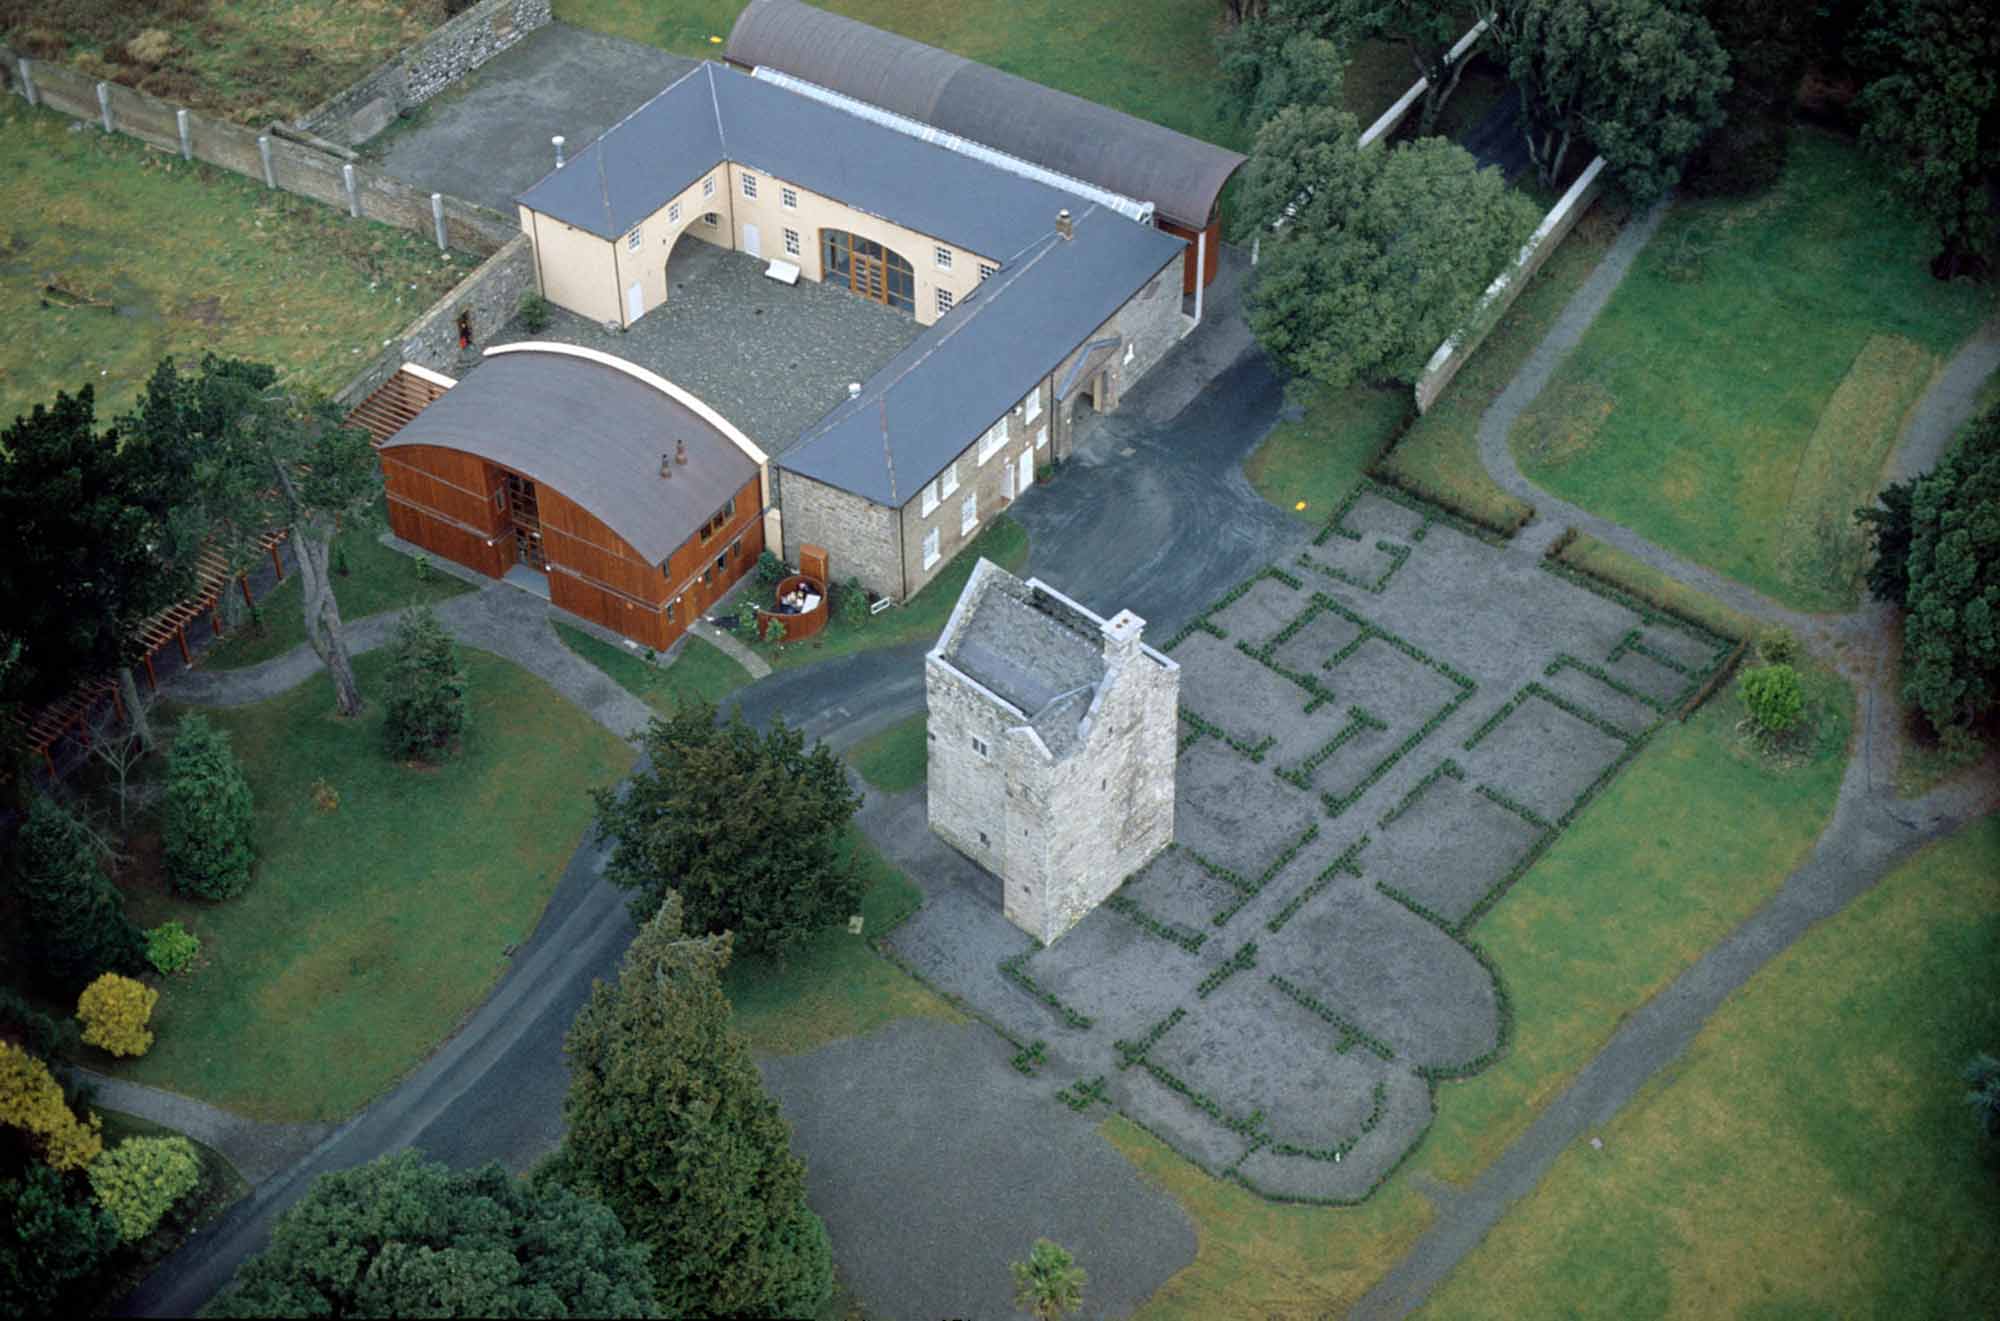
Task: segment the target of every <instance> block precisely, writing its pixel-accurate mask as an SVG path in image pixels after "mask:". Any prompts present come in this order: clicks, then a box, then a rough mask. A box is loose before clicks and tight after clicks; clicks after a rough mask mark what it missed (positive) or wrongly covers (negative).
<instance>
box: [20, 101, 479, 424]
mask: <svg viewBox="0 0 2000 1321" xmlns="http://www.w3.org/2000/svg"><path fill="white" fill-rule="evenodd" d="M72 124H73V121H72V120H70V119H68V118H67V117H65V116H63V115H59V114H56V113H55V112H54V111H51V110H31V109H29V108H28V107H27V105H26V104H25V103H24V102H22V101H20V100H18V99H17V98H15V97H11V96H9V97H5V98H0V322H4V323H5V324H6V325H7V327H8V330H9V333H8V334H7V336H6V343H5V345H4V346H0V417H4V418H7V419H12V418H13V417H14V416H15V415H16V414H18V413H25V412H27V411H28V409H29V408H30V407H31V406H33V405H34V404H37V403H45V402H48V401H50V400H53V399H54V398H55V393H56V391H58V390H66V391H69V392H70V393H72V394H74V393H75V392H76V391H77V390H79V389H81V388H82V387H83V386H85V385H89V386H92V387H94V388H95V389H96V391H97V414H98V418H99V419H100V421H105V422H108V421H109V420H110V419H111V418H112V417H114V416H116V415H117V414H118V413H120V412H123V411H125V410H126V409H127V408H129V407H131V405H132V403H133V401H134V400H135V399H136V398H137V397H138V394H139V390H140V388H141V387H142V386H143V385H144V384H145V381H146V378H147V377H148V376H149V375H151V374H152V371H153V367H154V365H155V364H157V363H158V362H159V360H160V359H161V358H162V357H164V356H165V355H167V354H173V355H175V356H176V357H178V358H180V359H182V360H184V361H187V362H194V361H196V360H198V359H199V358H200V357H201V355H202V353H203V352H206V351H213V352H216V353H220V354H224V355H233V356H236V357H244V358H252V359H255V360H257V361H259V362H268V363H270V364H271V365H273V366H275V367H276V368H278V370H279V371H280V372H281V373H282V374H283V375H284V376H285V377H286V378H287V379H288V380H291V381H295V382H297V383H299V384H301V385H305V386H309V387H313V388H316V389H321V390H328V391H332V390H336V389H338V388H339V387H341V386H342V385H344V384H346V383H347V380H348V378H349V377H351V376H352V375H353V374H354V372H355V371H357V370H358V369H359V368H360V367H361V365H362V364H363V363H365V362H366V361H367V360H368V359H369V357H370V356H372V355H373V354H374V353H375V352H376V351H377V350H378V349H380V348H381V346H382V341H383V339H384V337H386V336H389V335H394V334H395V333H397V332H398V331H399V330H401V329H402V328H403V327H404V326H405V325H407V324H409V322H410V321H411V320H412V319H413V318H414V317H415V316H416V315H417V313H419V312H421V311H423V310H424V309H425V308H427V307H429V306H430V305H431V304H432V303H433V302H435V301H436V300H437V299H438V298H439V297H440V296H442V295H443V294H444V293H445V292H446V291H447V290H449V289H450V288H451V286H452V285H453V284H455V283H457V282H458V280H460V279H461V278H463V277H464V275H465V274H466V272H467V271H468V270H469V269H470V268H471V264H472V258H470V257H468V256H465V255H462V254H452V255H451V256H450V257H448V258H445V257H441V256H440V254H439V253H438V251H437V250H436V249H435V248H434V247H432V246H431V245H430V244H429V243H428V242H427V241H426V240H425V239H424V238H422V237H421V236H420V235H416V234H411V233H406V232H404V231H403V230H399V229H391V228H390V227H388V226H386V225H378V224H374V223H371V222H366V221H358V220H352V219H349V218H348V217H347V216H346V215H344V214H342V213H341V212H339V211H337V210H335V209H334V208H332V207H327V206H321V205H319V204H318V203H317V202H310V201H307V200H305V199H304V198H299V197H293V196H291V195H289V194H287V193H277V192H271V191H268V190H266V189H265V188H263V187H261V186H260V185H258V184H256V183H254V182H252V181H251V180H249V179H244V178H240V177H238V176H236V175H233V174H229V173H227V172H226V171H222V170H217V169H214V168H212V167H209V166H206V165H189V164H187V163H185V162H183V161H181V160H179V159H178V158H176V157H172V156H167V155H165V154H163V153H161V152H157V151H153V150H151V149H150V148H147V147H144V146H142V145H140V144H139V143H137V142H134V141H132V140H131V139H129V138H122V137H117V136H112V137H106V136H105V135H104V134H102V133H99V132H96V131H94V130H91V129H89V128H84V129H80V130H78V131H75V132H72V131H71V125H72ZM50 285H55V286H58V287H59V288H61V289H63V290H67V291H68V295H73V296H80V297H82V298H85V299H89V300H91V302H90V303H89V304H88V305H75V306H65V305H63V303H64V301H65V296H60V295H59V296H51V295H50V294H49V293H48V291H47V289H48V286H50Z"/></svg>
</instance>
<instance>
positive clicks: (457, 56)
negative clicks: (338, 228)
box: [298, 0, 550, 146]
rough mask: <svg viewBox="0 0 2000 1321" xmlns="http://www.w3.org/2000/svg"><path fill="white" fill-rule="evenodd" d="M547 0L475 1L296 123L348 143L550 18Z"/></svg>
mask: <svg viewBox="0 0 2000 1321" xmlns="http://www.w3.org/2000/svg"><path fill="white" fill-rule="evenodd" d="M549 9H550V0H480V3H478V4H476V5H473V6H472V7H471V8H470V9H468V10H466V11H465V12H464V13H462V14H460V15H458V16H457V17H456V18H453V19H451V20H449V21H448V22H446V23H445V24H444V25H443V26H441V27H439V28H438V29H437V30H436V31H434V32H432V33H431V34H430V35H429V36H427V37H425V38H424V39H423V40H422V41H419V42H418V43H416V44H415V45H414V46H411V47H409V48H408V49H407V50H403V51H399V52H397V54H396V56H395V58H393V59H391V60H388V61H387V62H385V63H384V64H383V65H382V66H381V67H380V68H378V69H376V70H375V71H374V72H373V73H371V74H369V75H368V76H367V77H365V78H363V79H361V81H359V82H357V83H355V84H354V85H353V86H352V87H349V88H347V89H346V90H345V91H342V92H338V93H335V94H334V95H333V96H330V97H328V98H327V99H326V100H324V101H322V102H320V103H319V104H318V105H316V106H314V107H313V108H312V109H311V110H308V111H306V113H305V114H303V115H301V116H299V118H298V127H300V128H301V129H305V130H307V131H309V132H313V133H319V134H323V135H325V136H326V137H329V138H332V139H334V140H335V141H337V142H345V143H347V144H348V145H350V146H352V145H354V144H357V143H361V142H366V141H367V140H368V139H369V138H372V137H374V136H375V135H376V134H377V133H380V132H381V131H382V130H383V129H384V128H386V127H388V125H389V123H390V122H391V121H392V120H394V119H395V118H396V116H397V115H399V114H401V113H402V112H403V111H405V110H407V109H409V108H410V107H411V106H418V105H422V104H423V103H424V102H426V101H428V100H430V99H431V98H432V97H434V96H436V95H437V94H438V93H439V92H442V91H444V90H445V89H446V88H447V87H450V86H451V85H452V84H453V83H455V82H457V81H458V80H459V79H460V78H463V77H464V76H465V75H466V74H468V73H470V72H472V71H473V70H474V69H477V68H478V67H479V66H480V65H482V64H484V63H486V61H488V60H490V59H492V58H493V57H494V56H495V55H498V54H499V53H500V52H501V51H503V50H506V49H507V48H508V47H509V46H512V45H513V44H514V43H515V42H517V41H519V40H520V39H521V38H522V37H525V36H526V35H528V33H530V32H533V31H534V30H535V29H536V28H539V27H542V26H544V25H546V24H547V23H548V22H549V17H550V15H549Z"/></svg>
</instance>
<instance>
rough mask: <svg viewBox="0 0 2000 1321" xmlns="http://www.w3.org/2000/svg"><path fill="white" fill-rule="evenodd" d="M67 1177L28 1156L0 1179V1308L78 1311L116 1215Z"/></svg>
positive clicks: (25, 1312)
mask: <svg viewBox="0 0 2000 1321" xmlns="http://www.w3.org/2000/svg"><path fill="white" fill-rule="evenodd" d="M71 1186H72V1183H71V1181H70V1180H66V1179H64V1178H63V1177H62V1176H61V1175H60V1174H57V1173H56V1172H55V1171H54V1170H52V1169H50V1168H49V1167H48V1166H47V1165H44V1164H43V1163H42V1162H41V1161H38V1160H31V1161H29V1162H28V1165H27V1168H26V1169H24V1170H22V1171H21V1174H20V1177H19V1178H16V1179H0V1313H4V1314H5V1315H7V1316H57V1315H61V1314H64V1313H68V1314H69V1315H73V1316H75V1315H83V1314H85V1313H86V1312H88V1311H89V1310H90V1304H91V1303H93V1302H95V1301H96V1300H95V1299H94V1298H93V1297H92V1296H91V1292H92V1291H91V1285H92V1283H93V1281H94V1280H95V1279H96V1277H97V1273H98V1270H99V1268H100V1267H101V1266H102V1265H103V1262H104V1259H105V1258H106V1257H108V1256H110V1255H111V1254H112V1252H113V1251H115V1250H116V1249H117V1247H118V1221H117V1220H116V1219H115V1218H114V1217H113V1216H112V1215H111V1213H110V1212H108V1211H105V1210H103V1209H102V1208H100V1207H99V1206H97V1205H96V1204H95V1203H94V1202H92V1201H90V1200H88V1199H86V1198H72V1197H71V1195H70V1189H71Z"/></svg>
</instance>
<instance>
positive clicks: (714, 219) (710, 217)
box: [701, 211, 722, 229]
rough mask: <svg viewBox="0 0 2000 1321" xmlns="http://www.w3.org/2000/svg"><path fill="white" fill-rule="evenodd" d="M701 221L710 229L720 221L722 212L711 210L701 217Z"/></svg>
mask: <svg viewBox="0 0 2000 1321" xmlns="http://www.w3.org/2000/svg"><path fill="white" fill-rule="evenodd" d="M701 223H702V224H704V225H707V226H708V227H709V228H710V229H714V228H715V227H716V226H717V225H720V224H721V223H722V214H721V213H720V212H718V211H711V212H709V213H708V214H707V215H705V216H703V217H702V218H701Z"/></svg>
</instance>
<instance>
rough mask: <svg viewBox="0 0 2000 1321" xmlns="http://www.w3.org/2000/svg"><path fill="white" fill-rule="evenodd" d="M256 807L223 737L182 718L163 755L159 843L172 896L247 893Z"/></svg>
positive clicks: (204, 723)
mask: <svg viewBox="0 0 2000 1321" xmlns="http://www.w3.org/2000/svg"><path fill="white" fill-rule="evenodd" d="M255 807H256V805H255V802H254V800H253V799H252V797H251V794H250V781H249V780H247V779H245V778H244V776H243V767H242V766H241V765H240V764H239V763H238V762H237V760H236V754H235V753H234V752H233V751H231V749H230V746H229V734H228V732H227V731H226V730H220V729H216V728H215V727H214V726H212V725H210V724H209V723H208V721H206V720H204V719H202V718H201V717H200V716H199V715H195V714H193V713H189V714H188V715H185V716H183V717H181V722H180V724H179V725H178V726H176V728H175V730H174V746H173V750H172V751H171V752H169V753H168V754H167V798H166V823H165V830H164V835H165V838H164V841H163V851H164V853H165V855H166V868H167V879H168V881H170V882H172V884H173V887H174V888H175V889H176V890H179V891H181V892H182V893H183V894H193V895H199V896H201V897H202V898H204V899H228V898H230V897H232V896H234V895H239V894H241V893H243V891H244V890H245V889H247V888H249V885H250V869H251V867H252V865H253V864H254V863H255V862H256V860H257V859H256V851H255V849H254V848H253V847H252V844H251V838H252V831H253V829H254V826H255Z"/></svg>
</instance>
